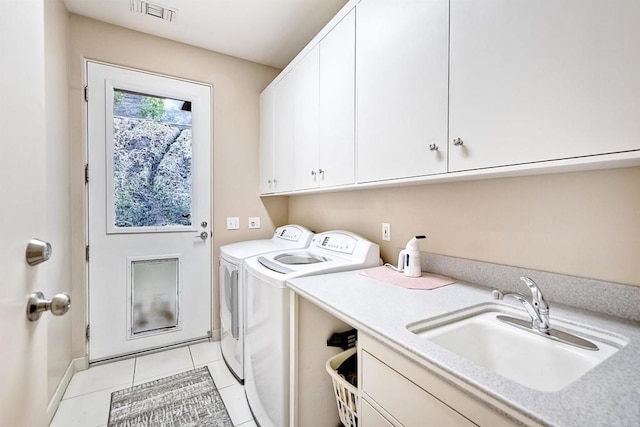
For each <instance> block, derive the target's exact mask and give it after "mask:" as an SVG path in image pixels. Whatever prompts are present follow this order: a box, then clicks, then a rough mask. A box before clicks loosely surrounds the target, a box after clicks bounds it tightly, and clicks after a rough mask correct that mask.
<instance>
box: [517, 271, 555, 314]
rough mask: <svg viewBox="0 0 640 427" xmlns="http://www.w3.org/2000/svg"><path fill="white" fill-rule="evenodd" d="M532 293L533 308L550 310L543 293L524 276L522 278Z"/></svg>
mask: <svg viewBox="0 0 640 427" xmlns="http://www.w3.org/2000/svg"><path fill="white" fill-rule="evenodd" d="M520 280H522V281H523V282H524V283H525V284H526V285H527V287H528V288H529V290H530V291H531V302H532V303H533V306H534V307H535V308H537V309H540V310H549V304H547V301H545V299H544V296H543V295H542V291H541V290H540V288H539V287H538V285H537V284H536V282H534V281H533V279H531V278H530V277H526V276H523V277H521V278H520Z"/></svg>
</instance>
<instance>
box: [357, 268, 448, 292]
mask: <svg viewBox="0 0 640 427" xmlns="http://www.w3.org/2000/svg"><path fill="white" fill-rule="evenodd" d="M360 274H362V275H363V276H367V277H370V278H372V279H376V280H381V281H383V282H387V283H391V284H393V285H397V286H401V287H403V288H407V289H427V290H428V289H436V288H440V287H442V286H446V285H451V284H452V283H455V282H456V281H455V280H453V279H451V278H450V277H445V276H438V275H437V274H429V273H424V272H423V273H422V276H420V277H405V275H404V274H403V273H401V272H398V271H393V270H392V269H390V268H389V267H385V266H381V267H375V268H369V269H367V270H362V271H361V272H360Z"/></svg>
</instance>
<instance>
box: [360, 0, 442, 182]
mask: <svg viewBox="0 0 640 427" xmlns="http://www.w3.org/2000/svg"><path fill="white" fill-rule="evenodd" d="M356 21H357V24H356V46H357V49H356V85H357V107H356V108H357V119H356V120H357V147H358V149H357V151H358V155H357V157H358V167H357V168H358V169H357V179H358V181H359V182H366V181H376V180H383V179H393V178H403V177H411V176H420V175H426V174H433V173H441V172H446V169H447V142H446V141H447V99H448V93H447V91H448V32H449V27H448V23H449V1H448V0H362V1H361V2H360V3H359V4H358V6H357V9H356ZM431 144H435V146H437V147H438V150H437V151H436V150H434V151H430V149H429V146H430V145H431Z"/></svg>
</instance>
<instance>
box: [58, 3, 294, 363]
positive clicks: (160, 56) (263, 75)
mask: <svg viewBox="0 0 640 427" xmlns="http://www.w3.org/2000/svg"><path fill="white" fill-rule="evenodd" d="M70 22H71V50H70V79H71V80H70V81H71V111H70V114H71V120H72V134H71V136H72V202H73V206H72V212H73V218H72V219H73V223H74V224H77V226H75V227H74V230H73V233H74V235H73V245H74V246H73V259H74V265H73V286H74V289H73V293H74V297H75V299H76V301H77V303H76V304H77V305H76V307H78V305H80V304H82V305H84V304H85V302H86V280H85V264H84V261H83V257H84V254H83V248H84V238H85V237H84V236H85V232H84V228H83V226H82V224H85V223H86V218H85V215H86V214H85V197H84V184H83V180H82V168H83V164H84V156H85V142H84V130H83V129H84V126H85V123H84V102H83V101H82V88H83V86H84V83H83V82H84V62H83V61H84V59H85V58H87V59H94V60H99V61H104V62H108V63H113V64H116V65H123V66H128V67H132V68H137V69H141V70H148V71H153V72H156V73H161V74H165V75H169V76H175V77H181V78H185V79H190V80H195V81H199V82H203V83H208V84H211V85H212V86H213V218H212V219H213V232H214V238H213V242H214V262H213V275H214V280H213V291H214V292H213V294H214V302H213V307H214V316H213V317H214V330H216V329H219V316H218V307H219V303H218V298H217V295H218V286H217V273H218V263H217V261H216V260H217V259H218V247H219V246H220V245H222V244H225V243H229V242H234V241H239V240H248V239H259V238H266V237H270V236H271V234H272V233H273V230H274V226H277V225H280V224H282V223H284V222H285V221H286V213H287V210H286V209H287V204H286V199H282V198H274V199H271V200H265V201H264V204H263V201H262V200H261V199H260V198H259V197H258V193H259V189H258V153H259V150H258V144H259V103H258V97H259V94H260V92H261V91H262V90H263V89H264V87H266V86H267V84H268V83H269V82H270V81H271V80H273V78H274V77H275V76H276V75H277V73H278V70H276V69H273V68H270V67H266V66H262V65H259V64H255V63H251V62H248V61H244V60H240V59H237V58H233V57H230V56H226V55H222V54H218V53H214V52H210V51H207V50H203V49H200V48H196V47H192V46H187V45H184V44H181V43H176V42H173V41H169V40H166V39H161V38H158V37H154V36H150V35H145V34H142V33H138V32H135V31H130V30H127V29H124V28H120V27H116V26H113V25H109V24H105V23H102V22H98V21H95V20H92V19H88V18H85V17H81V16H78V15H73V14H72V15H71V17H70ZM227 216H238V217H240V218H241V223H240V225H241V230H237V231H227V230H226V228H225V227H226V221H225V218H226V217H227ZM249 216H260V217H261V218H262V228H261V229H260V230H250V231H249V230H247V226H246V223H247V218H248V217H249ZM81 307H82V306H81ZM84 325H86V315H85V313H84V312H82V310H77V311H76V313H75V316H74V319H73V328H74V331H73V339H74V340H73V353H74V355H75V357H79V356H82V355H84V354H85V342H84V333H83V329H84Z"/></svg>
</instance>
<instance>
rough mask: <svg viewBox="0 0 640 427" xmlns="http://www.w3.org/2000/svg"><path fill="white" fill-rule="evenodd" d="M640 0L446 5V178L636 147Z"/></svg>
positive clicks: (463, 0) (454, 1)
mask: <svg viewBox="0 0 640 427" xmlns="http://www.w3.org/2000/svg"><path fill="white" fill-rule="evenodd" d="M639 21H640V2H638V1H637V0H616V1H602V0H563V1H556V0H538V1H530V0H451V82H450V87H451V91H450V138H451V139H454V138H460V139H461V140H462V141H463V145H458V146H451V147H450V149H449V163H450V171H460V170H466V169H476V168H484V167H491V166H501V165H513V164H519V163H529V162H537V161H544V160H551V159H562V158H570V157H577V156H589V155H595V154H603V153H612V152H620V151H626V150H634V149H638V148H639V146H640V144H639V143H638V135H639V133H640V120H638V117H640V79H639V77H638V76H640V49H639V48H638V40H640V26H638V22H639Z"/></svg>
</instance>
